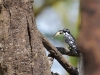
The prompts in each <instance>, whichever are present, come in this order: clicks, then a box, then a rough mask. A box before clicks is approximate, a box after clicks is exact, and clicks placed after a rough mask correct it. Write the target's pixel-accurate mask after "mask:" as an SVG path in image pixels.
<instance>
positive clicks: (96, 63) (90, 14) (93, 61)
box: [78, 0, 100, 75]
mask: <svg viewBox="0 0 100 75" xmlns="http://www.w3.org/2000/svg"><path fill="white" fill-rule="evenodd" d="M81 5H82V25H81V27H80V35H79V40H78V43H79V47H80V50H81V52H82V55H83V64H84V68H83V70H84V75H100V0H82V1H81Z"/></svg>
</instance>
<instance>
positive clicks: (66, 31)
mask: <svg viewBox="0 0 100 75" xmlns="http://www.w3.org/2000/svg"><path fill="white" fill-rule="evenodd" d="M60 34H63V35H64V39H65V42H66V43H67V44H68V45H69V49H70V50H72V51H74V52H75V53H76V54H77V55H79V50H78V47H77V44H76V40H75V38H74V37H73V36H72V34H71V33H70V30H69V29H63V30H59V31H58V32H57V33H56V34H55V35H54V37H56V36H58V35H60Z"/></svg>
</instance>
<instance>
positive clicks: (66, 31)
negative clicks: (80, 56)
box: [53, 29, 70, 37]
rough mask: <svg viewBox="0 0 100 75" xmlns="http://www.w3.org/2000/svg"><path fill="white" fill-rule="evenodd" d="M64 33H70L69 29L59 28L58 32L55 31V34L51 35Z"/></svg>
mask: <svg viewBox="0 0 100 75" xmlns="http://www.w3.org/2000/svg"><path fill="white" fill-rule="evenodd" d="M64 33H68V34H70V31H69V29H63V30H59V31H58V32H56V34H55V35H54V36H53V37H56V36H58V35H60V34H64Z"/></svg>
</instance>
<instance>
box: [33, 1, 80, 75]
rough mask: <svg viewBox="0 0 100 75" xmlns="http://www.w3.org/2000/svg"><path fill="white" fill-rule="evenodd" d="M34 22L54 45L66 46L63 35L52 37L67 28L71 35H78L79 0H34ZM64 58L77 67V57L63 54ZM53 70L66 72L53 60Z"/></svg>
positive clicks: (64, 74) (65, 73) (61, 74)
mask: <svg viewBox="0 0 100 75" xmlns="http://www.w3.org/2000/svg"><path fill="white" fill-rule="evenodd" d="M33 7H34V14H35V17H36V24H37V27H38V29H39V31H40V32H41V33H42V34H43V35H44V36H45V37H46V38H47V39H48V40H49V41H50V42H51V43H52V44H53V45H54V46H56V47H67V44H66V43H65V41H64V38H63V36H58V37H56V38H55V39H52V36H53V35H54V34H55V33H56V32H57V31H58V30H61V29H64V28H68V29H69V30H70V32H71V33H72V35H73V36H74V37H75V38H76V40H77V37H78V32H79V30H78V28H79V25H80V21H81V19H80V0H34V3H33ZM64 57H65V58H66V60H68V61H69V62H70V63H72V64H73V65H74V66H76V67H78V58H76V57H69V56H64ZM51 70H52V71H53V72H57V73H59V74H60V75H67V72H66V71H65V70H64V69H63V68H62V66H61V65H60V64H59V63H58V62H57V61H56V60H55V61H54V63H53V66H52V68H51Z"/></svg>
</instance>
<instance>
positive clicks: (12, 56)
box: [0, 0, 50, 75]
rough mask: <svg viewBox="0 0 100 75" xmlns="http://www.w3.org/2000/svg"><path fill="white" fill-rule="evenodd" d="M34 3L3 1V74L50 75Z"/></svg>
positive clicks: (30, 0)
mask: <svg viewBox="0 0 100 75" xmlns="http://www.w3.org/2000/svg"><path fill="white" fill-rule="evenodd" d="M32 3H33V0H0V74H1V75H50V69H49V67H48V66H49V65H48V61H47V57H46V55H45V51H44V49H43V45H42V42H41V39H40V35H39V34H38V33H39V32H38V30H37V27H36V25H35V24H36V23H35V19H34V15H33V9H32Z"/></svg>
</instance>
